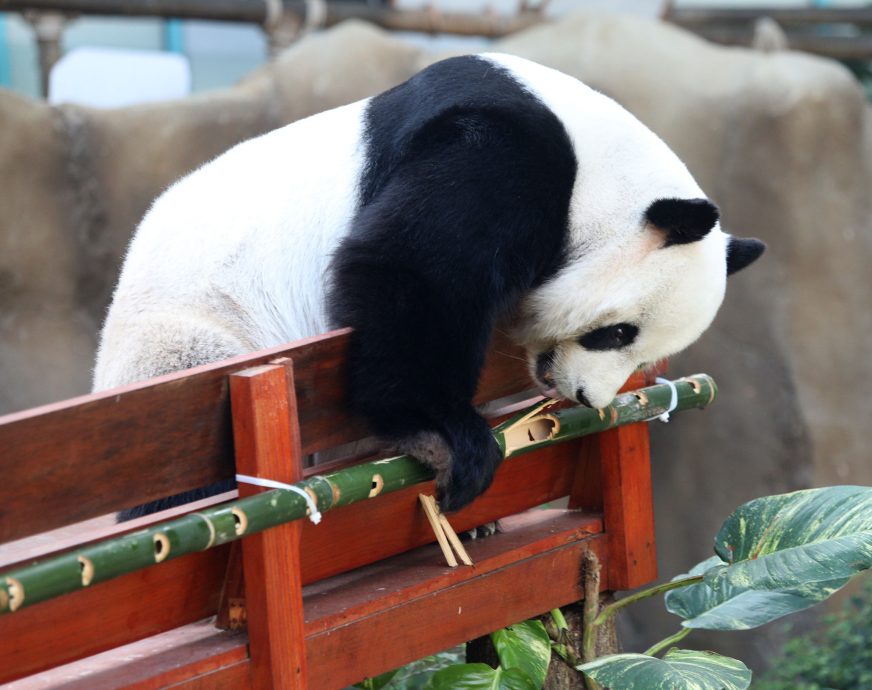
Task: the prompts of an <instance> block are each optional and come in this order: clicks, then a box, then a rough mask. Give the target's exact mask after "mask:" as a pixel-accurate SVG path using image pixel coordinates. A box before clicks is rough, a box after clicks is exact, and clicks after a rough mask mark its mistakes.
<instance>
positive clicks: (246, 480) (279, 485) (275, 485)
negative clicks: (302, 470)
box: [236, 474, 321, 525]
mask: <svg viewBox="0 0 872 690" xmlns="http://www.w3.org/2000/svg"><path fill="white" fill-rule="evenodd" d="M236 481H237V482H241V483H243V484H251V485H252V486H262V487H264V488H267V489H284V490H285V491H293V492H295V493H298V494H300V496H302V497H303V498H305V499H306V504H307V505H308V506H309V519H310V520H311V521H312V522H313V523H314V524H316V525H317V524H318V523H319V522H321V513H320V512H318V504H317V503H315V499H313V498H312V496H311V494H309V492H308V491H304V490H303V489H301V488H300V487H299V486H294V485H293V484H285V483H284V482H277V481H275V480H274V479H263V478H261V477H251V476H249V475H247V474H237V475H236Z"/></svg>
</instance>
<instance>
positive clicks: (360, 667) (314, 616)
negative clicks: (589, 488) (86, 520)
mask: <svg viewBox="0 0 872 690" xmlns="http://www.w3.org/2000/svg"><path fill="white" fill-rule="evenodd" d="M601 527H602V523H601V520H600V519H599V518H598V517H596V516H588V515H583V514H579V513H577V512H568V511H558V510H550V511H530V512H528V513H525V514H523V515H519V516H514V517H511V518H507V519H506V520H505V523H504V530H505V531H504V532H503V533H501V534H498V535H496V536H494V537H492V538H488V539H485V540H480V541H476V542H472V543H470V544H468V545H467V546H468V550H469V552H470V555H471V556H472V558H473V560H474V561H475V565H474V566H473V567H468V568H467V567H461V568H455V569H451V568H447V567H446V566H445V565H444V561H443V559H442V556H441V553H440V551H439V550H438V548H437V547H436V546H427V547H423V548H420V549H416V550H415V551H412V552H409V553H406V554H403V555H400V556H396V557H394V558H391V559H386V560H384V561H381V562H379V563H377V564H374V565H371V566H367V567H366V568H360V569H357V570H354V571H351V572H349V573H346V574H344V575H342V576H339V577H336V578H331V579H329V580H325V581H322V582H319V583H318V584H317V585H313V586H311V587H306V588H305V590H304V603H305V612H306V646H307V655H308V660H309V685H308V687H309V688H310V690H332V689H335V688H342V687H345V686H347V685H348V684H350V683H353V682H356V681H359V680H361V679H362V678H363V676H364V675H376V674H378V673H381V672H384V671H386V670H389V669H391V668H396V667H397V666H400V665H402V664H404V663H406V662H408V661H410V660H412V659H415V658H420V657H421V656H424V655H426V654H430V653H432V652H435V651H438V650H440V649H444V648H446V647H450V646H453V645H454V644H457V643H459V642H462V641H464V640H466V639H470V638H472V637H475V636H478V635H481V634H484V633H486V632H488V631H490V630H494V629H497V628H500V627H503V626H504V625H507V624H510V623H512V622H516V621H518V620H522V619H524V618H528V617H530V616H533V615H536V614H539V613H542V612H544V611H547V610H548V609H549V608H552V607H554V606H559V605H563V604H566V603H570V602H572V601H576V600H577V599H578V598H579V597H580V596H581V587H580V582H579V577H578V570H579V565H580V560H581V556H582V553H583V552H584V550H585V549H593V550H594V551H595V552H596V553H597V554H598V556H599V557H600V558H601V559H604V558H606V555H607V554H606V547H607V545H606V541H605V538H604V537H603V535H602V534H600V533H599V532H600V530H601ZM591 534H593V536H590V535H591ZM602 585H603V587H604V588H605V587H607V586H608V582H607V580H604V582H603V583H602ZM186 637H187V639H186ZM247 641H248V640H247V637H246V636H245V635H235V636H231V635H228V634H227V633H224V632H221V631H217V630H216V631H214V632H213V633H211V634H204V628H203V624H202V623H198V624H196V625H191V626H186V627H185V628H183V629H180V630H178V631H171V632H169V633H165V634H163V635H159V636H156V637H154V638H150V639H149V640H144V641H142V642H138V643H136V644H133V645H128V646H126V647H123V648H120V649H118V650H115V651H113V652H110V653H107V654H106V655H101V656H103V657H104V659H103V660H102V666H101V665H100V664H101V661H100V660H99V659H85V660H82V661H79V662H76V663H74V664H70V665H68V666H66V667H63V668H59V669H54V670H52V671H49V672H46V673H45V674H41V675H40V676H35V677H33V678H30V679H27V681H25V682H24V683H23V684H22V685H21V686H19V687H16V688H15V689H14V690H24V689H25V688H27V689H28V690H29V689H30V688H37V687H46V686H50V687H55V688H64V689H65V690H73V689H75V690H84V688H86V687H88V688H90V687H100V688H101V689H105V690H110V689H111V688H121V687H126V688H136V689H137V690H146V689H148V690H151V689H152V688H157V687H167V686H172V687H174V688H179V687H180V688H192V689H193V688H247V687H255V686H253V685H252V686H249V684H248V676H247V673H246V669H247V666H248V664H246V663H245V662H244V661H243V659H244V655H245V649H246V643H247ZM113 658H114V660H115V664H112V663H111V661H112V659H113ZM107 659H108V660H109V661H110V663H109V664H108V665H107V664H106V660H107ZM95 670H96V672H97V673H98V674H99V675H96V676H95V675H94V673H95ZM83 672H88V675H87V676H84V677H83V675H82V674H83ZM94 678H96V679H98V680H99V684H97V685H90V686H89V685H87V682H88V679H91V680H93V679H94Z"/></svg>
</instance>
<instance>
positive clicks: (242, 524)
mask: <svg viewBox="0 0 872 690" xmlns="http://www.w3.org/2000/svg"><path fill="white" fill-rule="evenodd" d="M230 512H231V513H233V529H234V531H235V532H236V536H241V535H243V534H245V530H247V529H248V516H247V515H246V514H245V513H244V512H243V511H242V510H240V509H239V508H231V509H230Z"/></svg>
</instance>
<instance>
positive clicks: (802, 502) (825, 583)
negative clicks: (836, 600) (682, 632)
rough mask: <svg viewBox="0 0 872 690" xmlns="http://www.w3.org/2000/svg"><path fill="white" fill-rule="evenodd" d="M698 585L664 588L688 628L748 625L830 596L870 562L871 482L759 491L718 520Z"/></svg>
mask: <svg viewBox="0 0 872 690" xmlns="http://www.w3.org/2000/svg"><path fill="white" fill-rule="evenodd" d="M715 551H716V552H717V553H718V555H719V557H713V558H710V559H708V560H706V561H703V562H702V563H700V564H698V565H697V566H695V567H694V568H693V569H692V570H691V571H690V574H692V575H698V574H703V573H705V581H704V582H703V583H701V584H698V585H692V586H690V587H686V588H682V589H679V590H674V591H672V592H670V593H668V594H667V595H666V608H667V609H668V610H669V611H671V612H672V613H675V614H677V615H679V616H681V617H683V618H684V619H685V621H684V622H683V625H684V626H685V627H690V628H707V629H711V630H743V629H748V628H754V627H757V626H760V625H763V624H764V623H768V622H770V621H773V620H775V619H777V618H780V617H782V616H785V615H787V614H789V613H793V612H795V611H800V610H802V609H805V608H808V607H809V606H812V605H814V604H816V603H818V602H819V601H822V600H824V599H826V598H827V597H829V596H830V595H831V594H832V593H833V592H835V591H837V590H838V589H840V588H841V587H842V586H844V585H845V583H847V582H848V580H849V579H850V578H851V577H852V576H853V575H855V574H856V573H858V572H860V571H861V570H865V569H867V568H870V567H872V489H870V488H867V487H856V486H836V487H829V488H825V489H810V490H807V491H797V492H794V493H790V494H781V495H778V496H768V497H765V498H758V499H756V500H754V501H751V502H749V503H746V504H745V505H743V506H741V507H739V508H738V509H737V510H736V511H735V512H734V513H733V514H732V515H731V516H730V517H729V518H728V519H727V521H726V522H725V523H724V525H723V527H721V530H720V532H719V533H718V536H717V539H716V541H715Z"/></svg>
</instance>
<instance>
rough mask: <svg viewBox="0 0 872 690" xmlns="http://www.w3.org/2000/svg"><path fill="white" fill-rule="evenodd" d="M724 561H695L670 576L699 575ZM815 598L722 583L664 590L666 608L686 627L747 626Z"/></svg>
mask: <svg viewBox="0 0 872 690" xmlns="http://www.w3.org/2000/svg"><path fill="white" fill-rule="evenodd" d="M722 565H725V564H724V562H723V561H722V560H721V559H720V558H719V557H718V556H712V557H711V558H709V559H707V560H705V561H703V562H702V563H697V564H696V565H695V566H694V567H693V568H691V569H690V572H688V573H685V574H682V575H678V576H677V577H674V578H673V580H679V579H683V578H685V577H688V576H692V575H702V574H703V573H705V572H707V571H709V570H711V569H712V568H714V567H716V566H722ZM815 603H817V602H816V600H811V599H807V598H804V597H800V596H797V595H794V594H789V593H786V592H768V591H759V590H744V591H743V590H741V589H737V588H735V587H732V586H730V585H728V584H724V585H723V586H722V587H719V588H718V589H717V590H714V589H712V588H711V587H709V586H708V585H706V584H705V583H704V582H702V583H700V584H698V585H690V586H688V587H683V588H681V589H674V590H672V591H671V592H667V593H666V597H665V604H666V610H667V611H669V612H670V613H674V614H675V615H676V616H680V617H681V618H684V621H683V622H682V625H683V626H684V627H686V628H702V629H705V630H748V629H750V628H756V627H758V626H760V625H763V624H765V623H769V622H771V621H774V620H776V619H777V618H781V617H782V616H786V615H787V614H789V613H795V612H796V611H801V610H802V609H805V608H808V607H809V606H813V605H814V604H815Z"/></svg>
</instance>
